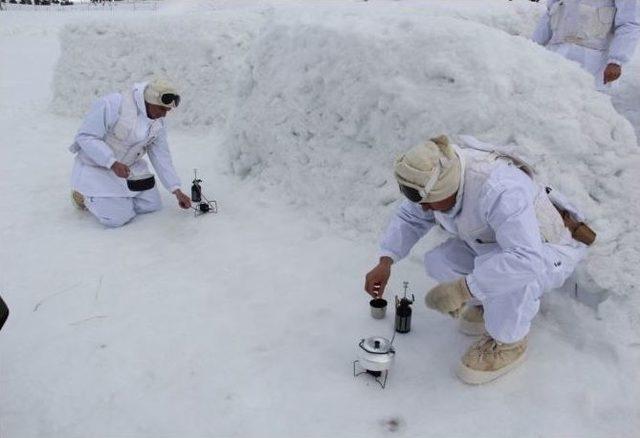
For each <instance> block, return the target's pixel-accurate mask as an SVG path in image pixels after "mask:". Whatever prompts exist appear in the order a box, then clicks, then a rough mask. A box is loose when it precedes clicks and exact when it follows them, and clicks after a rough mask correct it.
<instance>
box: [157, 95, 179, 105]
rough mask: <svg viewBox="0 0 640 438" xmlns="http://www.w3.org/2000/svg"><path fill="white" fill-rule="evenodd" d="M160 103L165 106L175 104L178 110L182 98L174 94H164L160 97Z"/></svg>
mask: <svg viewBox="0 0 640 438" xmlns="http://www.w3.org/2000/svg"><path fill="white" fill-rule="evenodd" d="M160 102H162V103H163V104H165V105H171V104H172V103H174V102H175V104H174V106H175V107H176V108H177V107H178V105H180V96H179V95H178V94H173V93H163V94H161V95H160Z"/></svg>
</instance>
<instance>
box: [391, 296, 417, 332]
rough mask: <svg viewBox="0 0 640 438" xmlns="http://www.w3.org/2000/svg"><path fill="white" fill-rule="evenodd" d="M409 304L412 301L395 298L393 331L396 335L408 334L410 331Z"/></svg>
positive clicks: (410, 311)
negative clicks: (394, 330)
mask: <svg viewBox="0 0 640 438" xmlns="http://www.w3.org/2000/svg"><path fill="white" fill-rule="evenodd" d="M411 304H413V301H412V300H409V299H408V298H402V299H401V300H398V297H396V323H395V329H396V331H397V332H398V333H409V332H410V331H411V313H412V310H411Z"/></svg>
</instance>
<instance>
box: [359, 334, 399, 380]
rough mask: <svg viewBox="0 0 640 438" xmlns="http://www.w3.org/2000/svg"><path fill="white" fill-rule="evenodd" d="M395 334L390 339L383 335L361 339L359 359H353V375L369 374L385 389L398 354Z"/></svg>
mask: <svg viewBox="0 0 640 438" xmlns="http://www.w3.org/2000/svg"><path fill="white" fill-rule="evenodd" d="M395 336H396V335H395V332H394V334H393V337H392V338H391V340H390V341H389V340H388V339H386V338H383V337H381V336H372V337H370V338H367V339H361V340H360V342H359V343H358V347H359V350H358V359H356V360H354V361H353V377H358V376H360V375H362V374H368V375H370V376H371V377H373V379H374V380H375V381H376V382H377V383H378V384H379V385H380V387H381V388H382V389H384V388H385V386H387V379H388V377H389V369H390V368H391V365H393V362H394V359H395V355H396V351H395V350H394V348H393V345H392V344H393V340H394V339H395Z"/></svg>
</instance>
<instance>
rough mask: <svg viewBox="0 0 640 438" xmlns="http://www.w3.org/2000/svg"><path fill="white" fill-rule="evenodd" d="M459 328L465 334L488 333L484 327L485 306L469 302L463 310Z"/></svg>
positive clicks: (477, 334) (478, 334)
mask: <svg viewBox="0 0 640 438" xmlns="http://www.w3.org/2000/svg"><path fill="white" fill-rule="evenodd" d="M458 329H460V331H461V332H462V333H464V334H465V335H469V336H482V335H486V334H487V330H486V329H485V328H484V307H482V306H473V305H470V304H467V305H466V306H465V307H464V309H463V310H462V315H460V321H459V323H458Z"/></svg>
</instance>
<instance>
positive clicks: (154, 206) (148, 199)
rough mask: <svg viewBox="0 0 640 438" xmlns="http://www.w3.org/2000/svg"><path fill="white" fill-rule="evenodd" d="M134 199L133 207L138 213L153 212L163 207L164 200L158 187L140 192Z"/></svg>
mask: <svg viewBox="0 0 640 438" xmlns="http://www.w3.org/2000/svg"><path fill="white" fill-rule="evenodd" d="M132 199H133V209H134V211H135V212H136V213H137V214H144V213H152V212H154V211H158V210H160V209H161V208H162V200H161V199H160V193H159V192H158V188H157V187H154V188H152V189H151V190H145V191H144V192H140V194H138V195H137V196H135V197H133V198H132Z"/></svg>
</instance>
